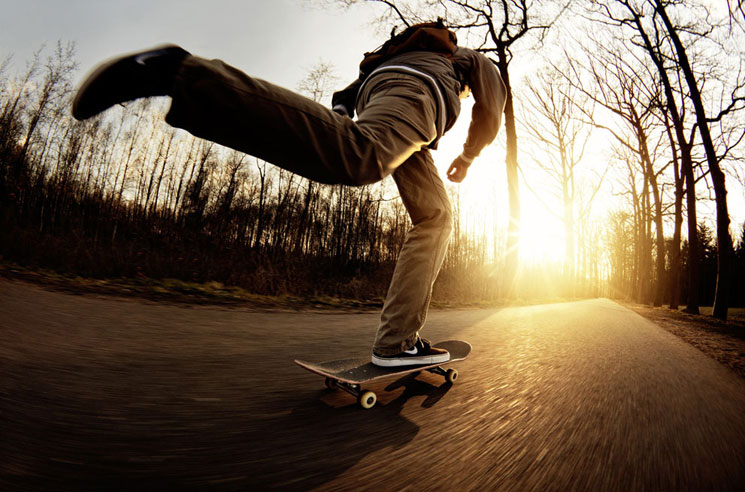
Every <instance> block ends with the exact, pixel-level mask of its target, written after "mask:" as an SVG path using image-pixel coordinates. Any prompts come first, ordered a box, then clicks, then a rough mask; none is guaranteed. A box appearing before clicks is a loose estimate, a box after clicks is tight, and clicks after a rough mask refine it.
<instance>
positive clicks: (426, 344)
mask: <svg viewBox="0 0 745 492" xmlns="http://www.w3.org/2000/svg"><path fill="white" fill-rule="evenodd" d="M419 341H420V342H421V343H422V347H423V348H424V350H429V348H430V347H431V346H432V342H430V341H429V340H427V339H426V338H421V337H419Z"/></svg>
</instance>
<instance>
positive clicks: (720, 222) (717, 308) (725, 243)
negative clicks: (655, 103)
mask: <svg viewBox="0 0 745 492" xmlns="http://www.w3.org/2000/svg"><path fill="white" fill-rule="evenodd" d="M655 10H656V11H657V13H658V14H659V15H660V18H661V19H662V21H663V22H664V24H665V27H666V28H667V32H668V34H669V35H670V39H671V41H672V42H673V45H674V47H675V52H676V55H677V57H678V63H679V64H680V68H681V70H682V71H683V75H685V79H686V84H687V85H688V90H689V91H690V95H689V97H690V99H691V102H692V103H693V107H694V109H695V111H696V121H697V123H698V132H699V135H701V141H702V143H703V144H704V150H705V151H706V162H707V164H708V165H709V174H710V175H711V182H712V184H713V185H714V199H715V202H716V210H717V286H716V293H715V294H714V312H713V315H714V317H715V318H719V319H722V320H726V319H727V310H728V302H729V289H730V285H729V283H730V269H731V267H732V257H733V246H732V236H731V235H730V232H729V223H730V219H729V212H728V210H727V187H726V184H725V177H724V173H723V172H722V169H721V168H720V167H719V158H718V156H717V153H716V149H715V148H714V142H713V140H712V138H711V133H710V132H709V122H708V121H707V118H708V117H707V115H706V110H705V109H704V104H703V101H702V99H701V91H700V90H699V87H698V82H697V81H696V76H695V74H694V73H693V69H692V68H691V64H690V62H689V60H688V55H687V53H686V50H685V47H684V46H683V43H682V42H681V40H680V37H679V36H678V32H677V29H676V28H675V27H674V26H673V25H672V22H671V21H670V18H669V17H668V16H667V12H666V11H665V7H664V5H663V4H662V3H661V1H660V0H655Z"/></svg>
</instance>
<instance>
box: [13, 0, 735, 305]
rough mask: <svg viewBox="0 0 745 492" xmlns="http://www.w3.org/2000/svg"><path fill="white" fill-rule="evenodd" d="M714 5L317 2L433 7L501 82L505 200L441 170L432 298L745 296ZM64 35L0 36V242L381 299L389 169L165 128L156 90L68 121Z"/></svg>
mask: <svg viewBox="0 0 745 492" xmlns="http://www.w3.org/2000/svg"><path fill="white" fill-rule="evenodd" d="M719 3H721V4H722V5H719V4H717V5H716V6H715V5H714V3H712V2H707V1H704V0H694V1H690V2H683V1H680V0H587V1H582V2H576V1H574V2H572V1H566V0H565V1H563V2H562V1H560V0H545V1H530V0H499V1H485V0H484V1H478V0H438V1H431V0H430V1H425V0H421V1H413V0H412V1H406V2H404V1H393V0H380V1H374V0H373V1H367V2H363V1H361V0H359V1H356V0H337V1H331V0H327V1H326V2H324V4H325V5H326V8H353V7H356V6H359V4H366V5H367V6H368V7H369V12H370V25H371V26H377V28H378V29H380V31H381V32H382V33H384V34H382V35H381V39H382V40H384V39H385V38H386V37H387V34H385V33H386V32H390V29H391V28H392V27H393V26H399V27H401V26H404V25H409V24H412V23H416V22H420V21H423V20H431V18H432V17H433V16H435V17H436V16H441V17H444V18H445V19H446V20H447V22H448V24H449V25H450V26H451V28H452V29H453V30H455V31H456V33H457V35H458V39H459V42H460V44H462V45H465V46H469V47H471V48H474V49H478V50H479V51H481V52H483V53H484V54H485V55H487V56H488V57H489V58H490V59H491V60H492V61H493V63H494V64H495V66H496V67H497V69H498V70H499V72H500V74H501V75H502V78H503V79H504V81H505V84H506V85H507V89H508V100H507V105H506V108H505V113H504V117H503V129H502V130H500V135H499V136H498V138H497V140H496V141H495V142H494V144H493V145H494V146H496V147H498V148H499V152H497V154H498V155H499V156H500V159H503V160H502V161H501V162H497V163H494V164H493V165H494V166H497V167H499V169H500V173H501V175H502V178H501V180H502V181H503V182H504V183H505V194H506V197H505V199H506V202H507V203H508V209H507V210H505V211H504V220H484V216H488V217H491V214H492V212H486V211H485V210H492V209H494V207H496V206H497V205H496V203H495V201H496V200H497V198H493V197H492V198H490V199H486V200H484V203H483V205H482V207H483V209H482V210H474V209H473V208H472V207H470V208H469V207H468V206H466V202H467V201H466V199H465V198H466V197H463V196H461V194H460V192H459V190H458V189H457V187H456V186H454V185H449V186H448V189H449V192H450V195H451V201H452V203H453V206H454V209H455V227H454V233H453V236H452V239H451V243H450V247H449V250H448V254H447V257H446V260H445V264H444V266H443V269H442V271H441V273H440V276H439V278H438V280H437V282H436V284H435V291H434V295H433V299H434V300H435V301H437V302H441V303H453V304H464V303H473V302H491V303H500V302H506V301H509V300H515V299H518V300H526V301H531V300H550V299H562V298H564V299H575V298H582V297H596V296H606V297H612V298H619V299H627V300H633V301H635V302H640V303H645V304H653V305H655V306H661V305H667V306H669V307H670V308H673V309H678V308H684V309H685V310H686V311H687V312H691V313H698V311H699V308H700V307H701V306H707V305H708V306H712V305H713V314H714V316H716V317H718V318H721V319H726V318H727V310H728V308H729V307H735V306H740V307H742V306H745V223H737V222H734V223H733V221H732V220H731V216H732V215H733V214H732V211H731V210H730V207H732V205H731V204H732V203H741V202H742V193H743V190H744V189H745V143H743V139H745V6H744V4H743V2H741V1H740V2H737V1H736V0H729V1H728V2H726V4H725V2H719ZM372 28H373V27H371V29H372ZM371 48H372V47H371ZM75 50H76V47H75V45H74V44H73V43H71V42H68V41H65V40H61V41H59V42H58V43H57V44H56V45H54V46H46V47H41V48H40V49H39V51H38V52H37V53H36V55H35V56H34V57H33V58H32V59H31V60H26V61H24V62H22V63H19V61H18V60H14V59H13V57H12V56H11V55H12V54H10V53H8V54H4V53H0V56H5V58H2V59H0V259H2V260H3V261H6V262H11V263H13V264H18V265H22V266H24V267H28V268H43V269H48V270H52V271H55V272H60V273H62V274H71V275H79V276H83V277H91V278H153V279H181V280H184V281H190V282H198V283H205V282H219V283H221V284H224V285H228V286H240V287H242V288H244V289H246V290H248V291H250V292H253V293H256V294H264V295H272V296H282V295H291V296H301V297H303V296H316V297H320V296H329V297H339V298H350V299H360V300H369V301H373V302H380V301H381V300H382V298H383V297H384V295H385V292H386V288H387V284H388V281H389V280H390V276H391V274H392V271H393V266H394V264H395V260H396V257H397V254H398V251H399V250H400V248H401V245H402V243H403V240H404V238H405V236H406V233H407V230H408V229H409V227H410V222H409V219H408V216H407V214H406V211H405V209H404V207H403V205H402V203H401V202H400V200H399V199H398V197H397V193H396V188H395V186H394V184H393V182H392V180H390V179H386V180H384V181H383V182H381V183H377V184H374V185H368V186H363V187H347V186H341V185H335V186H330V185H321V184H318V183H313V182H311V181H308V180H306V179H304V178H300V177H298V176H296V175H293V174H291V173H289V172H286V171H283V170H281V169H279V168H276V167H274V166H272V165H271V163H267V162H263V161H261V160H258V159H256V158H254V157H252V156H249V155H246V154H242V153H239V152H236V151H233V150H230V149H227V148H224V147H220V146H219V145H216V144H213V143H211V142H209V141H205V140H200V139H198V138H195V137H193V136H191V135H189V134H187V133H186V132H183V131H181V130H176V129H173V128H171V127H169V126H168V125H167V124H165V123H164V122H163V115H164V114H165V112H166V111H167V108H168V100H167V98H153V99H147V100H140V101H136V102H132V103H127V104H125V105H123V106H121V107H116V108H113V109H111V110H110V111H107V112H105V113H104V114H102V115H100V116H98V117H96V118H93V119H91V120H87V121H85V122H77V121H75V120H74V119H73V118H72V117H71V115H70V102H71V98H72V96H73V92H74V85H73V81H74V80H75V77H76V76H77V75H79V74H78V70H79V67H78V63H77V61H76V54H75ZM360 55H361V54H360ZM525 60H530V63H529V64H527V65H528V68H526V66H525V65H526V64H525V63H522V62H523V61H525ZM521 64H522V66H521ZM86 69H87V67H86ZM342 87H343V81H342V82H340V81H339V80H338V78H337V77H336V76H335V75H334V66H333V60H331V62H330V63H318V64H317V65H315V66H314V67H313V68H312V69H310V70H309V71H308V73H307V76H306V77H305V78H304V79H303V80H300V81H298V83H297V86H296V87H295V88H294V89H296V90H297V91H298V92H301V93H303V94H304V95H306V96H307V97H310V98H312V99H315V100H317V101H319V102H322V103H325V104H328V103H329V102H330V96H331V93H332V92H333V91H334V90H338V89H340V88H342ZM468 116H469V115H468V114H467V112H466V111H464V114H462V115H461V119H464V118H465V119H468ZM597 147H599V148H602V149H603V151H604V152H603V153H598V152H594V153H591V152H590V149H592V148H597ZM489 155H491V154H489ZM601 155H602V156H603V158H602V159H599V158H598V156H601ZM482 159H483V157H482ZM537 176H541V178H540V179H539V178H537ZM536 183H538V184H536ZM538 188H541V189H542V190H548V191H547V193H544V194H546V195H550V199H551V200H553V201H552V204H553V205H552V208H553V209H554V211H555V212H556V214H555V218H554V219H553V220H555V221H556V222H557V223H559V224H560V227H561V230H562V231H563V238H562V241H561V242H562V244H557V245H556V247H557V248H560V249H561V251H562V252H563V254H562V259H561V261H558V262H557V261H548V260H541V259H536V258H530V257H529V256H527V255H525V254H524V253H523V252H522V249H523V248H522V243H521V241H520V235H521V229H524V225H523V224H522V223H521V206H522V207H523V208H524V207H525V204H526V203H527V201H530V200H535V199H536V198H535V196H536V194H538V195H540V194H541V191H540V190H538ZM732 190H736V191H734V192H733V191H732ZM733 193H734V195H735V198H739V201H738V200H734V201H733V200H732V196H733ZM738 195H739V196H738ZM547 199H548V198H547ZM601 204H603V206H601ZM608 204H610V205H608ZM740 213H741V214H742V211H740ZM740 217H742V215H740Z"/></svg>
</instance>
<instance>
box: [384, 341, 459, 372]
mask: <svg viewBox="0 0 745 492" xmlns="http://www.w3.org/2000/svg"><path fill="white" fill-rule="evenodd" d="M449 360H450V352H448V351H447V350H444V349H441V348H436V347H433V346H432V344H431V343H430V342H429V340H425V339H424V338H419V339H418V340H417V341H416V343H415V344H414V346H413V347H412V348H411V349H409V350H406V351H404V352H400V353H398V354H396V355H378V354H376V353H375V352H373V355H372V363H373V364H375V365H376V366H383V367H397V366H417V365H421V364H442V363H445V362H447V361H449Z"/></svg>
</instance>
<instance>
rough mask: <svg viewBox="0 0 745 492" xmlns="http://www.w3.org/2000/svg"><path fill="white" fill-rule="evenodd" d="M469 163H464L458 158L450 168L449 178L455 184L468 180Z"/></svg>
mask: <svg viewBox="0 0 745 492" xmlns="http://www.w3.org/2000/svg"><path fill="white" fill-rule="evenodd" d="M468 166H469V163H467V162H466V161H464V160H463V159H462V158H461V157H460V156H458V157H456V158H455V160H454V161H453V163H452V164H450V167H449V168H448V172H447V176H448V179H449V180H450V181H452V182H453V183H460V182H461V181H463V180H464V179H466V174H468Z"/></svg>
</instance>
